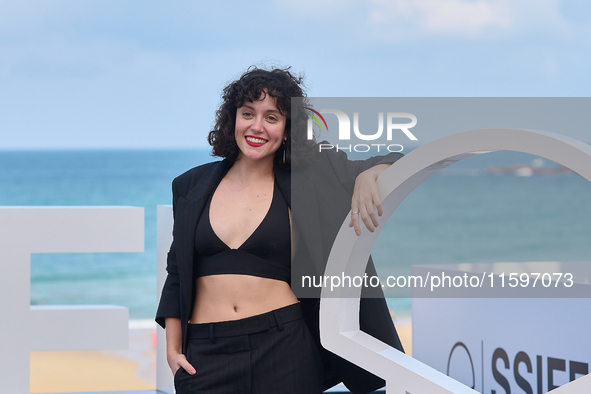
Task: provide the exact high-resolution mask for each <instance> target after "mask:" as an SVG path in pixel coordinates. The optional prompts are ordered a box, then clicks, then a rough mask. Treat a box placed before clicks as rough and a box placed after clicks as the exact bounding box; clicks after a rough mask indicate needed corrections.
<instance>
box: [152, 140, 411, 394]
mask: <svg viewBox="0 0 591 394" xmlns="http://www.w3.org/2000/svg"><path fill="white" fill-rule="evenodd" d="M400 157H402V155H401V154H399V153H395V154H390V155H387V156H384V157H373V158H370V159H367V160H362V161H350V160H347V157H346V155H345V153H343V152H338V153H337V152H333V151H324V152H323V153H322V154H317V155H316V156H315V157H314V159H313V165H312V166H306V167H305V168H303V169H302V170H294V175H293V179H292V174H291V172H290V171H288V170H284V169H281V168H279V167H277V166H276V168H275V179H276V182H277V184H278V187H279V190H280V191H281V193H282V195H283V197H284V198H285V201H286V203H287V205H288V206H289V207H290V208H291V209H292V214H293V210H294V209H297V210H298V211H299V212H309V213H310V215H307V216H306V217H305V218H301V219H300V218H299V217H298V215H293V220H294V223H295V225H296V226H298V228H300V229H305V231H301V232H300V242H299V244H298V249H297V252H296V256H295V259H294V261H293V262H292V265H294V266H302V267H304V266H305V267H307V268H306V269H311V270H313V271H314V272H316V273H317V274H319V275H322V273H323V272H324V265H325V264H326V261H327V258H328V254H329V253H330V247H327V246H326V245H332V241H333V240H334V237H336V234H337V232H338V230H339V228H340V226H341V224H342V222H343V220H344V218H345V216H346V215H347V213H348V212H349V210H350V208H351V197H352V193H353V187H354V185H355V178H356V177H357V175H358V174H359V173H361V172H363V171H364V170H366V169H368V168H370V167H372V166H374V165H376V164H381V163H393V162H394V161H396V160H398V159H399V158H400ZM230 167H231V163H230V162H228V161H227V160H223V161H218V162H213V163H208V164H204V165H202V166H199V167H195V168H193V169H191V170H189V171H187V172H185V173H184V174H182V175H180V176H179V177H177V178H176V179H175V180H174V181H173V184H172V190H173V213H174V227H173V242H172V245H171V247H170V251H169V253H168V260H167V268H166V270H167V272H168V276H167V278H166V282H165V283H164V287H163V290H162V296H161V298H160V303H159V306H158V311H157V313H156V321H157V322H158V324H160V325H161V326H162V327H164V319H165V318H166V317H176V318H179V319H180V320H181V322H182V325H181V326H182V336H183V352H185V351H186V346H187V341H186V339H187V338H186V335H187V328H188V321H189V319H190V313H191V311H192V309H193V303H194V300H195V286H194V284H195V278H194V273H193V267H194V264H195V261H197V258H198V256H196V255H195V244H194V240H195V228H196V225H197V222H198V220H199V217H200V216H201V213H202V211H203V208H204V206H205V204H206V202H207V200H208V198H209V196H210V195H211V194H212V193H213V192H214V190H215V188H216V187H217V184H218V183H219V181H220V180H221V179H222V178H223V177H224V176H225V174H226V173H227V171H228V170H229V169H230ZM292 181H293V182H292ZM292 184H293V186H294V192H293V194H294V195H295V198H294V200H293V202H294V203H295V204H296V205H298V204H301V203H304V204H306V206H305V207H302V206H297V207H293V206H292ZM298 221H300V222H304V223H298ZM320 223H322V226H320ZM323 241H324V242H323ZM307 272H308V273H309V272H310V271H307ZM367 274H368V275H375V268H374V267H373V263H372V262H371V260H370V262H369V264H368V268H367ZM380 291H381V290H380ZM295 293H296V295H298V293H297V291H295ZM298 298H300V297H299V296H298ZM300 302H301V305H302V308H303V310H304V314H305V316H306V323H307V324H308V326H309V328H310V331H311V333H312V336H313V337H314V339H315V341H316V342H317V344H318V346H319V348H320V349H321V353H322V356H323V363H324V370H325V389H326V388H329V387H331V386H334V385H335V384H337V383H339V382H341V381H343V382H344V383H345V385H347V387H348V388H349V390H351V391H352V392H354V393H364V392H369V391H373V390H375V389H377V388H379V387H382V386H383V385H384V384H385V383H384V381H383V380H382V379H379V378H377V377H376V376H374V375H372V374H370V373H368V372H366V371H364V370H362V369H361V368H359V367H357V366H355V365H353V364H351V363H349V362H348V361H345V360H343V359H342V358H340V357H338V356H336V355H334V354H333V353H331V352H329V351H327V350H325V349H324V348H322V347H321V345H320V335H319V320H318V311H319V299H318V298H300ZM360 328H361V330H363V331H365V332H367V333H368V334H370V335H372V336H374V337H376V338H378V339H380V340H381V341H383V342H385V343H388V344H389V345H391V346H393V347H395V348H397V349H399V350H401V351H402V350H403V349H402V344H401V343H400V339H399V338H398V334H397V333H396V329H395V328H394V325H393V324H392V319H391V318H390V314H389V311H388V308H387V306H386V303H385V300H384V298H383V294H382V296H381V297H379V298H362V299H361V306H360Z"/></svg>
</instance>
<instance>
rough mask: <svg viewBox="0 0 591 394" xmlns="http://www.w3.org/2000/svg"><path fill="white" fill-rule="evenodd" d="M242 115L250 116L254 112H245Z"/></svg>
mask: <svg viewBox="0 0 591 394" xmlns="http://www.w3.org/2000/svg"><path fill="white" fill-rule="evenodd" d="M242 116H244V117H249V116H252V114H251V113H250V112H243V113H242Z"/></svg>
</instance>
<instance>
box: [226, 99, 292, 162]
mask: <svg viewBox="0 0 591 394" xmlns="http://www.w3.org/2000/svg"><path fill="white" fill-rule="evenodd" d="M285 123H286V117H285V115H283V114H281V112H280V111H279V110H278V109H277V106H276V105H275V99H274V98H273V97H271V96H270V95H269V94H264V99H262V100H257V101H254V102H251V101H247V102H245V103H244V104H243V105H242V107H240V108H238V110H237V111H236V127H235V131H234V135H235V137H236V144H237V145H238V148H239V149H240V154H239V155H238V159H239V160H244V159H247V160H262V161H269V162H270V163H271V164H272V163H273V159H274V157H275V152H277V150H278V149H279V148H280V147H281V143H282V142H283V138H284V134H285Z"/></svg>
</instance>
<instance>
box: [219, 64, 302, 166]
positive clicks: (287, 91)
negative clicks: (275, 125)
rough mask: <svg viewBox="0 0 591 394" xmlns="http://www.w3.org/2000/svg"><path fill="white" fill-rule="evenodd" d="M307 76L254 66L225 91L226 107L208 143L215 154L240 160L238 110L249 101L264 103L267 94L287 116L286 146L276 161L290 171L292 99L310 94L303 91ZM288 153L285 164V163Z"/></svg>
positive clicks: (278, 152)
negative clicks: (237, 141) (237, 130)
mask: <svg viewBox="0 0 591 394" xmlns="http://www.w3.org/2000/svg"><path fill="white" fill-rule="evenodd" d="M302 86H303V77H302V76H296V75H294V74H292V73H291V72H290V67H287V68H276V69H272V70H265V69H262V68H258V67H255V66H251V67H249V68H248V70H247V71H246V72H245V73H244V74H242V76H241V77H240V78H239V79H237V80H236V81H233V82H232V83H230V84H229V85H228V86H226V87H225V88H224V90H223V94H222V104H221V105H220V107H219V108H218V110H217V111H216V117H215V125H214V128H213V130H212V131H210V132H209V135H208V136H207V142H209V144H210V145H211V146H212V147H213V149H212V155H213V156H220V157H225V158H227V159H228V160H230V161H231V162H235V161H236V159H237V158H238V154H239V153H240V150H239V148H238V145H237V144H236V138H235V136H234V130H235V126H236V111H237V110H238V108H240V107H242V106H243V105H244V103H245V102H248V101H250V102H254V101H257V100H262V99H264V98H265V95H266V94H268V95H269V96H271V97H273V98H274V99H275V105H276V106H277V109H278V110H279V111H280V112H281V114H282V115H284V116H285V117H286V125H285V133H286V134H285V136H286V138H287V139H286V141H285V144H282V145H281V147H280V148H279V149H278V150H277V152H276V153H275V162H276V163H277V164H278V165H280V166H282V167H286V168H289V167H290V164H291V123H292V122H291V120H292V119H291V112H292V111H291V110H292V108H291V98H292V97H302V98H305V97H306V94H305V93H304V90H303V89H302ZM284 151H285V161H284V160H283V157H284Z"/></svg>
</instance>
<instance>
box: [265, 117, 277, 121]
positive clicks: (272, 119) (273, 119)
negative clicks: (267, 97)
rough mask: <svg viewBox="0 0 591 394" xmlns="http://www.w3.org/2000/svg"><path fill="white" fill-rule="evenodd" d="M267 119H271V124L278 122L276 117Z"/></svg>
mask: <svg viewBox="0 0 591 394" xmlns="http://www.w3.org/2000/svg"><path fill="white" fill-rule="evenodd" d="M267 119H269V120H270V121H271V122H277V118H276V117H274V116H269V117H268V118H267Z"/></svg>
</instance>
